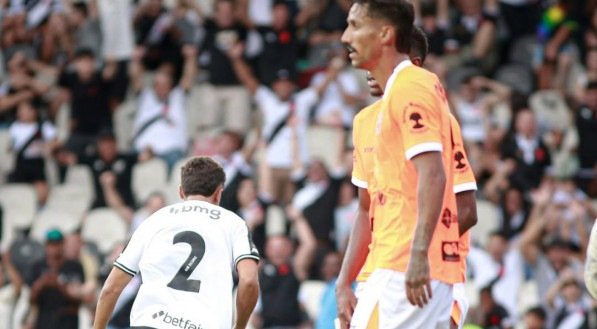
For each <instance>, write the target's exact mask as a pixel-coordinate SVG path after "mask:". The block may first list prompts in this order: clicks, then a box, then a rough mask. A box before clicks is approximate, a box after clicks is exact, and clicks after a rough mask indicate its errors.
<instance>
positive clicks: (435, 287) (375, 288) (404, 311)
mask: <svg viewBox="0 0 597 329" xmlns="http://www.w3.org/2000/svg"><path fill="white" fill-rule="evenodd" d="M431 290H432V292H433V297H432V298H431V300H430V301H429V303H428V304H427V305H425V307H423V308H419V307H418V306H413V305H411V304H410V303H409V301H408V299H407V298H406V291H405V273H400V272H396V271H393V270H387V269H377V270H375V271H374V272H373V273H372V274H371V276H370V277H369V280H367V284H366V286H365V289H364V290H363V292H362V293H361V295H360V296H359V299H358V301H357V307H356V309H355V311H354V314H353V316H352V321H351V323H350V329H449V328H450V313H451V310H452V304H453V297H452V285H449V284H446V283H443V282H440V281H436V280H433V281H431Z"/></svg>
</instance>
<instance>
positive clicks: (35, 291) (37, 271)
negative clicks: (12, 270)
mask: <svg viewBox="0 0 597 329" xmlns="http://www.w3.org/2000/svg"><path fill="white" fill-rule="evenodd" d="M45 249H46V259H44V260H42V261H40V262H38V263H36V264H35V265H34V266H33V276H32V281H31V282H29V285H30V287H31V299H30V301H31V305H32V306H35V307H36V308H37V310H38V312H37V318H36V319H30V320H29V323H30V324H31V325H32V327H33V328H36V329H56V328H60V329H78V328H79V306H80V304H81V296H80V288H81V286H82V284H83V282H84V281H85V275H84V273H83V267H82V266H81V264H80V263H79V262H78V261H74V260H67V259H65V257H64V237H63V235H62V233H61V232H60V231H58V230H55V229H54V230H50V231H49V232H48V233H47V235H46V246H45ZM33 323H34V325H33Z"/></svg>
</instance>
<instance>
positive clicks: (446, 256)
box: [442, 241, 460, 262]
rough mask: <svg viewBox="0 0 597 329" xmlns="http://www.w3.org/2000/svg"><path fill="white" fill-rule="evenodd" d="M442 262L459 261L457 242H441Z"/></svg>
mask: <svg viewBox="0 0 597 329" xmlns="http://www.w3.org/2000/svg"><path fill="white" fill-rule="evenodd" d="M442 260H443V261H444V262H459V261H460V250H459V243H458V241H442Z"/></svg>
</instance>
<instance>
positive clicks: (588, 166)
mask: <svg viewBox="0 0 597 329" xmlns="http://www.w3.org/2000/svg"><path fill="white" fill-rule="evenodd" d="M595 127H597V81H592V82H590V83H589V84H588V85H587V87H586V89H585V94H584V105H583V106H581V108H580V109H579V110H578V111H577V114H576V128H577V130H578V137H579V138H578V140H579V144H578V156H579V159H580V167H581V178H584V179H581V181H580V184H579V185H580V187H581V188H582V189H583V190H585V192H587V194H589V195H590V196H591V197H596V196H597V143H595V141H597V129H596V128H595Z"/></svg>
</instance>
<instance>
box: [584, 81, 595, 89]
mask: <svg viewBox="0 0 597 329" xmlns="http://www.w3.org/2000/svg"><path fill="white" fill-rule="evenodd" d="M586 89H587V90H593V89H597V80H593V81H589V83H588V84H587V88H586Z"/></svg>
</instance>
